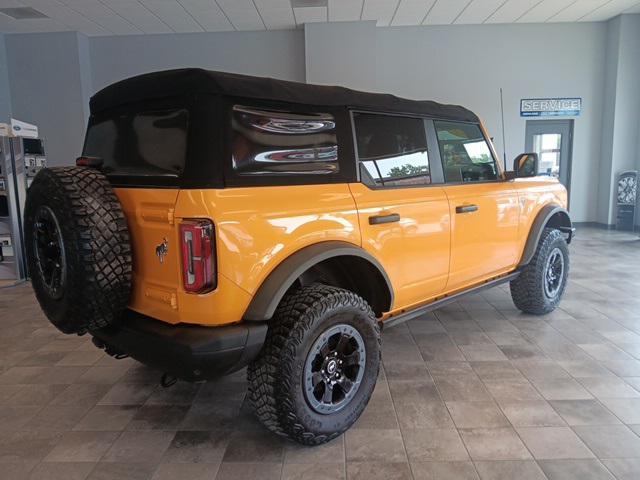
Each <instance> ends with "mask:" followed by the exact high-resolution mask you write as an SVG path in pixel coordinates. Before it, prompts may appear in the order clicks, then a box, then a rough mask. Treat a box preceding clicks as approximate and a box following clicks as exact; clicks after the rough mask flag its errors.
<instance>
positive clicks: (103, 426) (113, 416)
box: [74, 405, 140, 432]
mask: <svg viewBox="0 0 640 480" xmlns="http://www.w3.org/2000/svg"><path fill="white" fill-rule="evenodd" d="M139 408H140V407H139V406H138V405H96V406H95V407H93V408H92V409H91V410H89V411H88V412H87V414H86V415H85V416H84V417H82V419H81V420H80V421H79V422H78V423H77V424H76V425H75V427H74V430H104V431H117V432H119V431H122V430H124V429H125V427H126V426H127V425H128V424H129V422H130V421H131V420H132V419H133V417H134V416H135V415H136V412H137V411H138V410H139Z"/></svg>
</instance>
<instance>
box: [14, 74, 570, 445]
mask: <svg viewBox="0 0 640 480" xmlns="http://www.w3.org/2000/svg"><path fill="white" fill-rule="evenodd" d="M76 164H77V166H75V167H62V168H50V169H46V170H43V171H41V172H40V173H39V174H38V175H37V177H36V178H35V180H34V181H33V184H32V186H31V188H30V189H29V193H28V199H27V205H26V211H25V217H26V221H25V225H26V244H27V248H28V259H29V268H30V272H31V277H32V283H33V288H34V290H35V293H36V296H37V298H38V301H39V302H40V305H41V306H42V308H43V310H44V312H45V313H46V315H47V317H48V318H49V319H50V320H51V322H52V323H53V324H54V325H55V326H56V327H58V328H59V329H60V330H62V331H63V332H65V333H75V334H84V333H88V334H90V335H92V336H93V338H94V343H95V344H96V346H97V347H99V348H104V349H105V350H106V352H107V353H109V354H111V355H115V356H131V357H133V358H135V359H137V360H139V361H140V362H143V363H145V364H148V365H150V366H153V367H155V368H157V369H159V370H160V371H162V372H166V373H165V377H164V378H165V381H166V379H167V378H172V379H174V378H180V379H184V380H188V381H204V380H207V379H211V378H215V377H217V376H220V375H224V374H227V373H230V372H233V371H236V370H238V369H240V368H242V367H245V366H247V365H248V378H249V397H250V400H251V402H252V404H253V406H254V408H255V412H256V415H257V416H258V417H259V418H260V420H261V421H262V422H263V423H264V424H265V425H266V427H267V428H269V429H270V430H272V431H273V432H275V433H278V434H280V435H284V436H287V437H289V438H292V439H294V440H296V441H298V442H301V443H304V444H319V443H322V442H325V441H328V440H330V439H332V438H334V437H336V436H337V435H339V434H341V433H342V432H344V431H345V430H346V429H347V428H349V426H351V425H352V424H353V423H354V422H355V421H356V419H357V418H358V416H359V415H360V414H361V413H362V411H363V409H364V408H365V406H366V405H367V402H368V400H369V398H370V396H371V392H372V391H373V388H374V385H375V383H376V379H377V377H378V369H379V366H380V328H381V326H382V325H390V324H393V323H397V322H401V321H403V320H407V319H412V318H417V317H419V316H420V315H422V314H423V313H425V312H427V311H429V310H431V309H434V308H436V307H439V306H441V305H443V304H445V303H447V302H451V301H453V300H456V299H458V298H459V296H460V295H462V294H465V293H470V292H477V291H478V290H479V289H481V288H486V287H490V286H494V285H497V284H499V283H502V282H510V283H511V292H512V296H513V301H514V302H515V304H516V306H517V307H518V308H519V309H521V310H522V311H524V312H527V313H532V314H545V313H547V312H550V311H552V310H553V309H554V308H555V307H556V306H557V305H558V302H559V301H560V299H561V297H562V295H563V292H564V289H565V286H566V282H567V274H568V271H569V256H568V249H567V244H568V243H569V242H570V241H571V236H572V233H573V229H572V225H571V221H570V219H569V215H568V213H567V211H566V204H567V193H566V191H565V189H564V188H563V187H562V185H560V184H559V183H558V182H557V181H556V180H555V179H553V178H550V177H548V176H538V174H537V172H538V165H537V157H536V156H535V154H528V155H527V154H523V155H521V156H519V157H518V158H517V159H516V160H515V162H514V171H513V172H504V171H503V170H502V169H501V166H500V164H499V162H498V161H497V156H496V153H495V151H494V149H493V146H492V144H491V142H490V141H489V138H488V136H487V132H486V131H485V129H484V127H483V126H482V123H481V122H480V120H479V119H478V117H477V116H476V115H474V114H473V113H472V112H470V111H469V110H466V109H464V108H462V107H458V106H451V105H441V104H438V103H435V102H429V101H411V100H405V99H401V98H397V97H394V96H391V95H382V94H374V93H364V92H357V91H353V90H348V89H345V88H340V87H327V86H315V85H305V84H298V83H292V82H285V81H278V80H273V79H265V78H254V77H248V76H242V75H232V74H227V73H218V72H209V71H204V70H199V69H185V70H172V71H165V72H159V73H151V74H147V75H141V76H137V77H134V78H130V79H128V80H124V81H121V82H119V83H116V84H114V85H111V86H109V87H107V88H105V89H104V90H102V91H100V92H99V93H97V94H96V95H95V96H94V97H93V98H92V99H91V118H90V120H89V126H88V129H87V134H86V140H85V144H84V150H83V154H82V156H81V157H80V158H78V160H77V162H76Z"/></svg>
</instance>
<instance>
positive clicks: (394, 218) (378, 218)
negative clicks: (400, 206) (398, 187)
mask: <svg viewBox="0 0 640 480" xmlns="http://www.w3.org/2000/svg"><path fill="white" fill-rule="evenodd" d="M399 221H400V215H399V214H397V213H389V214H388V215H374V216H372V217H369V225H381V224H383V223H394V222H399Z"/></svg>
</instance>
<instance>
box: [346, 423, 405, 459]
mask: <svg viewBox="0 0 640 480" xmlns="http://www.w3.org/2000/svg"><path fill="white" fill-rule="evenodd" d="M345 449H346V456H347V462H375V461H376V460H379V459H381V458H384V459H385V461H386V462H388V463H398V462H406V461H407V456H406V453H405V450H404V445H403V442H402V435H401V434H400V430H349V431H348V432H347V433H346V436H345Z"/></svg>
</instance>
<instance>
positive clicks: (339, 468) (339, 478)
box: [282, 463, 380, 480]
mask: <svg viewBox="0 0 640 480" xmlns="http://www.w3.org/2000/svg"><path fill="white" fill-rule="evenodd" d="M379 468H380V467H379ZM345 478H346V471H345V466H344V465H337V464H326V463H323V464H311V463H287V464H285V465H284V466H283V468H282V480H343V479H345Z"/></svg>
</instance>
